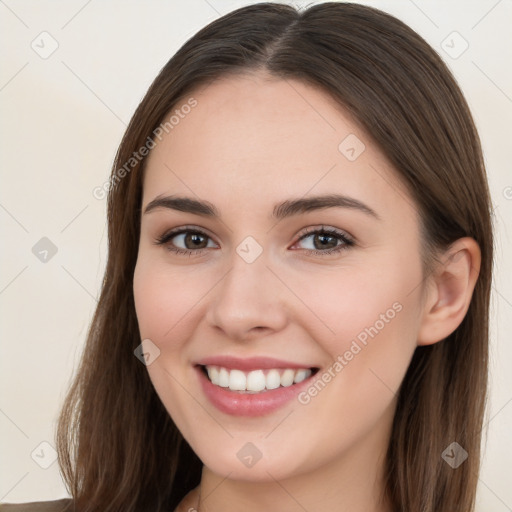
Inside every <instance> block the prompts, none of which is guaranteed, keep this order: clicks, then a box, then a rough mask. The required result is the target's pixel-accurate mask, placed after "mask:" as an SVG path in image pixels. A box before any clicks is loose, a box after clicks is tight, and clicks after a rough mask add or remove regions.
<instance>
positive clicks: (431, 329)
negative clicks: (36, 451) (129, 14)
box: [0, 2, 493, 512]
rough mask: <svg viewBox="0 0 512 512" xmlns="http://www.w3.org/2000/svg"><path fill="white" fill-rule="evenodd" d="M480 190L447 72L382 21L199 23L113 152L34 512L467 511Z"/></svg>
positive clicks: (336, 10) (488, 227)
mask: <svg viewBox="0 0 512 512" xmlns="http://www.w3.org/2000/svg"><path fill="white" fill-rule="evenodd" d="M490 204H491V203H490V198H489V191H488V185H487V181H486V175H485V169H484V164H483V158H482V151H481V147H480V142H479V138H478V134H477V132H476V129H475V126H474V124H473V121H472V117H471V114H470V111H469V109H468V106H467V104H466V102H465V100H464V98H463V96H462V93H461V91H460V89H459V87H458V86H457V84H456V82H455V80H454V78H453V77H452V75H451V73H450V72H449V70H448V69H447V67H446V66H445V65H444V64H443V62H442V61H441V59H440V58H439V57H438V56H437V54H436V53H435V52H434V50H433V49H432V48H430V47H429V46H428V45H427V43H426V42H425V41H424V40H423V39H422V38H420V37H419V36H418V35H417V34H416V33H415V32H414V31H412V30H411V29H410V28H408V27H407V26H406V25H404V24H403V23H402V22H400V21H399V20H397V19H396V18H394V17H392V16H390V15H388V14H385V13H383V12H381V11H378V10H376V9H373V8H370V7H364V6H360V5H353V4H344V3H338V2H336V3H334V2H333V3H324V4H317V5H313V6H312V7H310V8H309V9H306V10H304V11H303V12H297V11H296V10H295V9H294V8H293V7H290V6H284V5H278V4H268V3H267V4H256V5H252V6H249V7H245V8H242V9H238V10H236V11H233V12H231V13H229V14H227V15H226V16H223V17H222V18H219V19H217V20H216V21H214V22H213V23H211V24H210V25H208V26H207V27H205V28H204V29H202V30H201V31H200V32H198V33H197V34H196V35H195V36H194V37H192V38H191V39H190V40H189V41H187V42H186V43H185V44H184V45H183V47H182V48H181V49H180V50H179V51H178V52H177V53H176V55H175V56H174V57H173V58H172V59H171V60H170V61H169V62H168V64H167V65H166V66H165V67H164V68H163V69H162V71H161V73H160V74H159V76H158V77H157V78H156V80H155V81H154V83H153V84H152V86H151V87H150V89H149V91H148V92H147V94H146V96H145V98H144V99H143V100H142V102H141V104H140V105H139V107H138V109H137V111H136V112H135V114H134V116H133V118H132V120H131V122H130V125H129V127H128V129H127V131H126V134H125V136H124V138H123V141H122V143H121V146H120V148H119V150H118V153H117V158H116V163H115V166H114V168H113V171H112V176H111V181H110V190H109V196H108V221H109V255H108V263H107V268H106V274H105V279H104V284H103V288H102V293H101V297H100V300H99V304H98V307H97V310H96V312H95V315H94V318H93V321H92V324H91V328H90V331H89V335H88V340H87V345H86V348H85V351H84V355H83V359H82V362H81V366H80V369H79V372H78V374H77V376H76V380H75V381H74V383H73V385H72V387H71V389H70V391H69V395H68V397H67V399H66V402H65V404H64V407H63V409H62V413H61V416H60V421H59V425H58V432H57V437H58V452H59V463H60V465H61V468H62V471H63V475H64V478H65V480H66V483H67V484H68V486H69V490H70V493H71V495H72V496H73V500H61V501H59V502H50V503H46V504H40V505H39V506H41V507H47V508H45V509H43V508H41V510H52V511H53V510H76V511H80V512H82V511H83V512H86V511H87V512H88V511H102V512H105V511H112V512H113V511H139V510H148V511H164V510H166V511H173V510H176V511H178V512H182V511H191V510H198V511H200V512H204V511H217V510H223V511H229V510H245V511H252V510H267V511H273V510H280V511H281V510H287V511H292V510H308V511H310V512H313V511H316V510H336V511H340V512H344V511H348V510H350V511H352V512H354V511H363V510H364V511H367V512H368V511H375V512H377V511H381V512H384V511H385V512H391V511H408V512H409V511H420V510H421V511H422V512H433V511H436V512H447V511H451V510H459V511H464V512H470V511H473V510H474V501H475V493H476V485H477V480H478V472H479V457H480V436H481V428H482V418H483V413H484V406H485V397H486V391H487V380H486V379H487V357H488V355H487V351H488V309H489V295H490V286H491V273H492V258H493V238H492V223H491V214H490ZM30 505H31V504H28V505H25V507H26V510H36V508H30ZM12 507H13V508H12V509H11V508H9V505H4V506H3V507H0V508H1V509H2V510H5V511H8V510H25V508H23V507H24V506H23V505H19V506H12Z"/></svg>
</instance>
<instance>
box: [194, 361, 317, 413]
mask: <svg viewBox="0 0 512 512" xmlns="http://www.w3.org/2000/svg"><path fill="white" fill-rule="evenodd" d="M196 370H197V372H198V374H199V380H200V382H201V386H202V388H203V391H204V393H205V395H206V396H207V398H208V399H209V400H210V402H211V403H212V404H213V405H214V406H215V407H217V409H219V410H220V411H221V412H224V413H226V414H231V415H234V416H253V417H254V416H263V415H265V414H270V413H272V412H274V411H276V410H277V409H279V408H280V407H283V406H284V405H285V404H287V403H288V402H291V401H292V400H293V399H294V398H295V397H296V396H297V395H298V394H299V393H300V392H301V391H302V390H303V389H304V388H306V387H307V386H309V385H310V384H311V379H312V376H310V377H308V378H307V379H305V380H303V381H302V382H299V383H298V384H293V385H292V386H288V387H279V388H277V389H271V390H268V391H263V392H262V393H240V392H237V391H231V390H230V389H229V388H223V387H220V386H216V385H215V384H213V383H212V382H211V381H210V379H209V378H208V377H207V376H206V375H205V374H204V372H203V371H202V370H201V368H199V367H198V368H196Z"/></svg>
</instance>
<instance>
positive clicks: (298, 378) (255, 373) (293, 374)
mask: <svg viewBox="0 0 512 512" xmlns="http://www.w3.org/2000/svg"><path fill="white" fill-rule="evenodd" d="M203 368H204V369H205V370H206V374H207V376H208V378H209V379H210V382H211V383H212V384H214V385H215V386H219V387H222V388H229V389H230V390H231V391H239V392H243V393H260V392H266V391H270V390H272V389H277V388H279V387H284V388H287V387H289V386H292V385H293V384H298V383H299V382H302V381H303V380H305V379H307V378H308V377H310V376H311V374H312V369H310V368H300V369H293V368H287V369H284V370H283V369H277V368H272V369H259V370H252V371H250V372H244V371H242V370H236V369H229V368H223V367H222V366H213V365H208V366H205V367H203Z"/></svg>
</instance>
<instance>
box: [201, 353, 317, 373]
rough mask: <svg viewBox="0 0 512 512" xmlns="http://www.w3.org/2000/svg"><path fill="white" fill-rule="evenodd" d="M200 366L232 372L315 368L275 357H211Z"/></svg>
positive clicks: (202, 361) (202, 360)
mask: <svg viewBox="0 0 512 512" xmlns="http://www.w3.org/2000/svg"><path fill="white" fill-rule="evenodd" d="M195 364H196V365H200V366H221V367H223V368H227V369H230V370H242V371H251V370H268V369H272V368H277V369H279V368H292V369H300V368H306V369H307V368H314V367H313V366H311V365H309V364H302V363H294V362H292V361H284V360H283V359H275V358H273V357H247V358H240V357H234V356H211V357H205V358H203V359H200V360H199V361H197V362H196V363H195Z"/></svg>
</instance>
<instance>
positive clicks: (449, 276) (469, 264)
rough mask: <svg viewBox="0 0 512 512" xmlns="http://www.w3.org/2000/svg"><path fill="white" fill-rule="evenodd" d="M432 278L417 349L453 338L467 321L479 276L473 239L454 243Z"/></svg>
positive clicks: (478, 258) (478, 251)
mask: <svg viewBox="0 0 512 512" xmlns="http://www.w3.org/2000/svg"><path fill="white" fill-rule="evenodd" d="M442 262H443V263H440V264H439V266H438V268H437V269H436V271H435V272H434V273H433V274H432V275H431V276H430V277H429V279H428V283H427V286H429V287H430V290H429V291H428V297H427V300H426V301H425V305H424V309H423V317H422V321H421V325H420V329H419V332H418V345H432V344H434V343H437V342H438V341H441V340H443V339H445V338H446V337H447V336H449V335H450V334H452V333H453V332H454V331H455V329H457V327H458V326H459V325H460V324H461V322H462V320H463V319H464V317H465V315H466V313H467V311H468V308H469V304H470V303H471V297H472V296H473V290H474V288H475V285H476V282H477V279H478V275H479V272H480V263H481V252H480V247H479V246H478V244H477V242H476V241H475V240H474V239H473V238H470V237H465V238H460V239H458V240H457V241H456V242H454V243H453V244H452V245H451V246H450V248H449V249H448V250H447V251H446V253H445V254H444V255H443V257H442Z"/></svg>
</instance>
